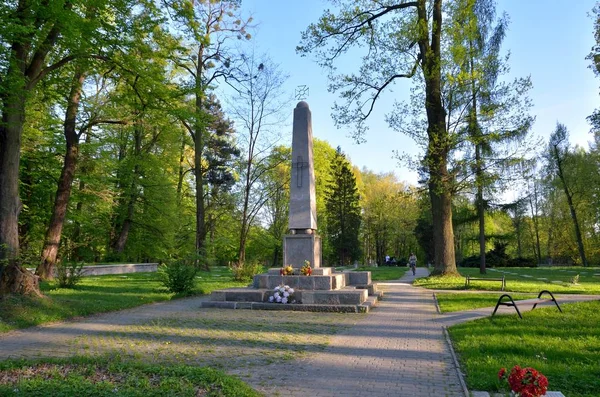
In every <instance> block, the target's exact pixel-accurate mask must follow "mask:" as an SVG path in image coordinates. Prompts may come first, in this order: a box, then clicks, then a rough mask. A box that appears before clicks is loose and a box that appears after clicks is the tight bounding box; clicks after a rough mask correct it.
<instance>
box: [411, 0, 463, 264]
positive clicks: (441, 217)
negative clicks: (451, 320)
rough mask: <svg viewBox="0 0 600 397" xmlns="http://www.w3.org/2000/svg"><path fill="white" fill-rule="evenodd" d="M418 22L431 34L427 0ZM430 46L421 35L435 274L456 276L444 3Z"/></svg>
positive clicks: (438, 1)
mask: <svg viewBox="0 0 600 397" xmlns="http://www.w3.org/2000/svg"><path fill="white" fill-rule="evenodd" d="M417 10H418V11H417V12H418V19H419V22H420V23H421V24H423V25H424V26H425V27H427V29H423V30H424V32H428V31H429V28H428V22H427V21H428V15H427V9H426V1H425V0H419V1H418V7H417ZM432 16H433V21H432V29H431V32H432V33H431V45H430V44H429V36H428V35H427V34H423V33H422V34H421V36H422V37H421V38H420V39H419V48H420V51H421V56H422V58H423V75H424V78H425V104H426V106H425V109H426V111H427V136H428V147H427V155H426V159H427V164H428V168H429V197H430V200H431V213H432V218H433V219H432V221H433V241H434V247H435V253H434V263H435V268H434V270H433V273H432V274H434V275H456V274H457V273H458V272H457V270H456V258H455V255H454V231H453V228H452V177H451V176H450V175H449V174H448V167H447V161H448V153H449V147H450V142H449V136H448V131H447V130H446V110H445V109H444V106H443V104H442V90H441V61H440V60H441V35H442V0H435V1H434V4H433V13H432Z"/></svg>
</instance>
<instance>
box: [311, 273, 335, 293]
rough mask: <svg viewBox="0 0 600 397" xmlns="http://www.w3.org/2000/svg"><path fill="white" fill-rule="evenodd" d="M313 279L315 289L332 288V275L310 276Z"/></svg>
mask: <svg viewBox="0 0 600 397" xmlns="http://www.w3.org/2000/svg"><path fill="white" fill-rule="evenodd" d="M310 277H312V278H313V280H314V289H315V290H327V291H329V290H331V289H332V288H333V286H332V281H331V278H332V276H310Z"/></svg>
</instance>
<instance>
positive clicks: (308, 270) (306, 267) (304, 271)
mask: <svg viewBox="0 0 600 397" xmlns="http://www.w3.org/2000/svg"><path fill="white" fill-rule="evenodd" d="M300 273H302V274H303V275H305V276H310V275H311V274H312V267H310V262H309V261H304V266H302V269H300Z"/></svg>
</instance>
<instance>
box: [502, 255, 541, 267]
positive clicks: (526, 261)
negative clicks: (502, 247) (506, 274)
mask: <svg viewBox="0 0 600 397" xmlns="http://www.w3.org/2000/svg"><path fill="white" fill-rule="evenodd" d="M506 266H507V267H537V261H536V260H535V259H534V258H522V257H519V258H513V259H509V261H508V263H507V264H506Z"/></svg>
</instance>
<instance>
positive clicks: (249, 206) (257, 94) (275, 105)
mask: <svg viewBox="0 0 600 397" xmlns="http://www.w3.org/2000/svg"><path fill="white" fill-rule="evenodd" d="M243 59H244V63H243V65H241V68H240V73H238V75H237V76H236V77H237V78H236V82H235V83H233V84H232V87H233V88H234V90H235V97H234V98H232V100H231V101H230V105H229V108H230V111H231V115H232V117H233V118H234V119H235V120H236V121H238V123H237V127H238V128H237V130H238V137H239V138H238V142H239V143H240V144H241V145H242V146H243V152H244V159H243V161H242V163H241V167H240V176H241V200H242V203H241V207H242V208H241V218H242V219H241V225H240V239H239V249H238V263H237V266H239V267H241V266H243V265H244V263H245V261H246V243H247V240H248V234H249V233H250V227H251V226H252V224H253V222H254V219H255V217H256V216H257V215H258V214H259V213H260V211H261V209H262V207H263V205H264V204H265V203H266V201H267V200H268V197H269V191H268V190H266V189H263V188H262V187H261V186H260V183H259V182H260V180H261V177H262V175H263V174H264V173H265V172H267V171H268V170H269V166H272V165H273V164H271V163H270V162H269V157H268V153H269V151H270V150H271V149H272V147H273V142H275V141H276V140H277V136H276V133H277V131H279V130H280V129H281V124H282V122H283V120H284V118H285V116H286V115H284V113H283V111H284V110H285V105H287V104H288V103H289V100H286V99H285V97H284V91H283V84H284V83H285V81H286V79H287V76H286V75H284V74H283V73H282V72H281V71H280V70H279V68H278V66H277V65H275V64H274V63H273V62H272V61H271V60H270V59H269V58H268V57H266V56H257V55H256V54H255V53H254V52H251V53H250V54H248V55H245V56H243Z"/></svg>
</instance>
